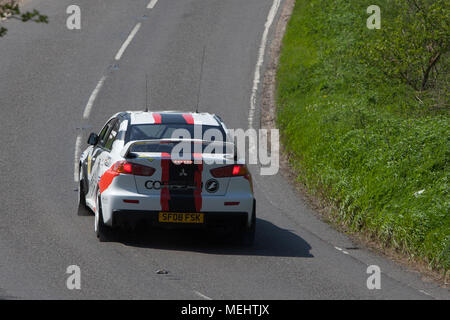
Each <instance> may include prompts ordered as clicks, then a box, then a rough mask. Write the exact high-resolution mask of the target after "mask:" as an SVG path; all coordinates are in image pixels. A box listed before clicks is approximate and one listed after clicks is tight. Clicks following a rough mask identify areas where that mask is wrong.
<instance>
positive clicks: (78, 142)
mask: <svg viewBox="0 0 450 320" xmlns="http://www.w3.org/2000/svg"><path fill="white" fill-rule="evenodd" d="M80 147H81V134H79V135H78V136H77V140H76V141H75V157H74V164H75V165H74V171H73V180H74V181H75V182H79V181H78V180H79V179H80V177H79V174H78V170H79V168H78V160H79V158H80V151H81V150H80Z"/></svg>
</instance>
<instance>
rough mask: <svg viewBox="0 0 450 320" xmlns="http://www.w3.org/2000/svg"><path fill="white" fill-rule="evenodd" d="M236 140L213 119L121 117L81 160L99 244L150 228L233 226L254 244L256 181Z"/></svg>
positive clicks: (83, 196)
mask: <svg viewBox="0 0 450 320" xmlns="http://www.w3.org/2000/svg"><path fill="white" fill-rule="evenodd" d="M180 133H181V135H180ZM231 141H232V137H230V136H229V132H228V130H227V127H226V126H225V124H224V123H223V122H222V120H221V119H220V118H219V117H218V116H216V115H212V114H209V113H193V112H175V111H163V112H143V111H137V112H121V113H118V114H115V115H114V116H113V117H111V118H110V119H109V120H108V121H107V123H106V124H105V126H104V127H103V129H102V130H101V131H100V133H99V134H96V133H91V135H90V136H89V140H88V144H89V147H88V148H87V149H86V150H85V151H84V152H83V153H82V155H81V157H80V162H79V168H80V169H79V184H80V185H79V202H80V206H86V207H87V208H89V209H91V210H92V211H93V212H94V214H95V232H96V234H97V236H98V237H99V238H100V239H101V240H102V239H104V238H105V233H106V232H109V231H110V230H112V229H114V228H117V227H122V226H138V225H140V224H146V225H148V226H151V227H170V228H177V227H191V228H216V227H217V228H227V229H229V230H233V232H234V234H236V235H237V236H238V238H239V239H241V240H242V242H243V243H245V244H252V243H253V239H254V235H255V220H256V216H255V198H254V195H253V187H252V177H251V174H250V172H249V170H248V168H247V166H246V165H245V162H244V161H240V160H239V159H238V156H237V152H236V148H235V146H234V143H233V142H231ZM180 147H182V148H184V149H182V152H179V153H176V152H175V150H176V149H177V148H178V149H180ZM186 150H187V151H186ZM230 151H231V152H230ZM174 154H176V155H177V156H174Z"/></svg>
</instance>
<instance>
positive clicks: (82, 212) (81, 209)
mask: <svg viewBox="0 0 450 320" xmlns="http://www.w3.org/2000/svg"><path fill="white" fill-rule="evenodd" d="M79 180H80V183H79V186H78V215H79V216H88V215H90V213H89V209H88V207H87V205H86V192H85V190H84V182H83V180H82V173H81V170H80V179H79Z"/></svg>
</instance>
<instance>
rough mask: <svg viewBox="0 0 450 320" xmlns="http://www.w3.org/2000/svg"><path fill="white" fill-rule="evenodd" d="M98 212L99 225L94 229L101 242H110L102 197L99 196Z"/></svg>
mask: <svg viewBox="0 0 450 320" xmlns="http://www.w3.org/2000/svg"><path fill="white" fill-rule="evenodd" d="M97 211H98V225H97V226H96V228H94V231H95V234H96V235H97V238H98V240H99V241H100V242H105V241H108V238H109V231H110V230H109V229H110V228H109V227H108V226H107V225H106V224H105V222H104V221H103V212H102V203H101V200H100V195H98V196H97ZM95 223H96V224H97V216H96V217H95Z"/></svg>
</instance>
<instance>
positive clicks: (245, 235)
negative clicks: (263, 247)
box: [239, 201, 256, 247]
mask: <svg viewBox="0 0 450 320" xmlns="http://www.w3.org/2000/svg"><path fill="white" fill-rule="evenodd" d="M255 234H256V202H255V201H254V202H253V212H252V221H251V226H250V227H245V228H244V229H241V231H240V234H239V242H240V244H241V245H243V246H245V247H251V246H253V244H254V243H255Z"/></svg>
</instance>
